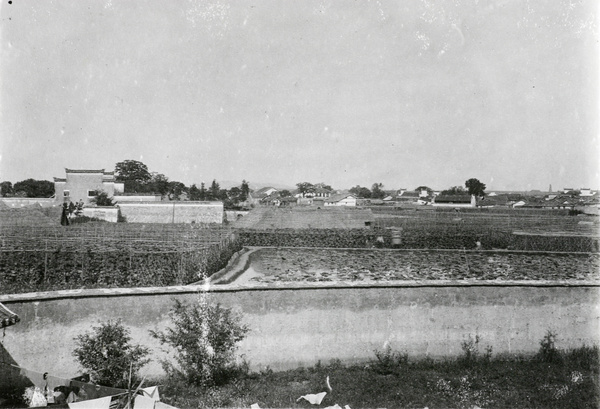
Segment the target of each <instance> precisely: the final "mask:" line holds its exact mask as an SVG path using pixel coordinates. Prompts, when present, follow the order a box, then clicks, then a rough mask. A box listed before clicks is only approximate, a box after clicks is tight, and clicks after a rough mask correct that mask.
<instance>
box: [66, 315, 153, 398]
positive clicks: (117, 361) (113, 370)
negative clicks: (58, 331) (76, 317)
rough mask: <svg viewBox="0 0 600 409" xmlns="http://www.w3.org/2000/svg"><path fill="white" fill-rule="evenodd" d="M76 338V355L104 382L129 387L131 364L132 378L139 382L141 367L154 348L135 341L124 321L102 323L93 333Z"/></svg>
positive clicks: (146, 361)
mask: <svg viewBox="0 0 600 409" xmlns="http://www.w3.org/2000/svg"><path fill="white" fill-rule="evenodd" d="M75 341H76V344H77V347H76V348H75V350H74V351H73V355H74V356H75V357H76V358H77V360H78V361H79V364H80V365H81V366H82V367H83V368H85V369H86V370H88V371H89V372H90V375H91V376H92V378H93V379H94V381H96V383H98V384H101V385H106V386H114V387H121V388H123V387H127V386H128V383H129V371H130V366H131V376H132V378H131V379H132V381H136V380H137V379H138V376H137V374H138V372H139V370H140V368H141V367H143V366H144V365H146V364H147V363H148V362H149V359H147V358H146V356H147V355H148V353H149V352H150V350H149V349H148V348H146V347H144V346H141V345H132V344H131V337H130V336H129V330H128V329H127V328H125V327H124V326H123V324H122V323H121V320H117V321H110V320H109V321H107V322H105V323H100V325H99V326H96V327H92V330H91V331H90V332H86V333H84V334H80V335H78V336H77V337H76V338H75Z"/></svg>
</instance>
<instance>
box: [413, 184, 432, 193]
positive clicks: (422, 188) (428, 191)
mask: <svg viewBox="0 0 600 409" xmlns="http://www.w3.org/2000/svg"><path fill="white" fill-rule="evenodd" d="M422 190H426V191H427V194H428V195H430V194H431V193H433V189H432V188H430V187H428V186H419V187H418V188H416V189H415V192H419V193H421V191H422Z"/></svg>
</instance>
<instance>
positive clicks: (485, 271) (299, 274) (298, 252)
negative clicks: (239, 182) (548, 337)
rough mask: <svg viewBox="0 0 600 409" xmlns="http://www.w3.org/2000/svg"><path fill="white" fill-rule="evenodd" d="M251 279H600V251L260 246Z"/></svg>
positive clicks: (254, 254)
mask: <svg viewBox="0 0 600 409" xmlns="http://www.w3.org/2000/svg"><path fill="white" fill-rule="evenodd" d="M250 268H251V269H252V270H253V275H254V277H252V278H250V281H251V282H258V283H269V282H275V281H276V282H337V281H360V282H376V281H385V282H388V281H390V282H393V281H406V280H502V281H506V280H599V279H600V256H599V255H598V254H577V253H562V254H556V253H555V254H552V253H521V252H490V251H481V252H478V251H468V252H467V251H442V250H377V249H371V250H348V249H297V248H296V249H295V248H277V249H259V250H257V251H255V252H253V253H252V254H251V255H250Z"/></svg>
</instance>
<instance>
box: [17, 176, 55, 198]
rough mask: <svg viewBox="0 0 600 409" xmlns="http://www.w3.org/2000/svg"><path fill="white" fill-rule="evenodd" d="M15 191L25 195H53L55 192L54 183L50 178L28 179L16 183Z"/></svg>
mask: <svg viewBox="0 0 600 409" xmlns="http://www.w3.org/2000/svg"><path fill="white" fill-rule="evenodd" d="M13 191H14V193H15V194H16V195H17V196H19V195H24V196H25V197H51V196H52V195H53V194H54V183H52V182H50V181H48V180H35V179H26V180H22V181H21V182H17V183H15V185H14V186H13Z"/></svg>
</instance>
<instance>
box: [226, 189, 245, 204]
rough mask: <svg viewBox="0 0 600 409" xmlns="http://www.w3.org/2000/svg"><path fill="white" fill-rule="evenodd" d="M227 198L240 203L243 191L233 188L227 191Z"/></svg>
mask: <svg viewBox="0 0 600 409" xmlns="http://www.w3.org/2000/svg"><path fill="white" fill-rule="evenodd" d="M227 197H228V198H229V199H231V200H233V201H236V202H239V201H240V198H241V197H242V189H240V188H239V187H237V186H234V187H232V188H231V189H229V190H228V191H227Z"/></svg>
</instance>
